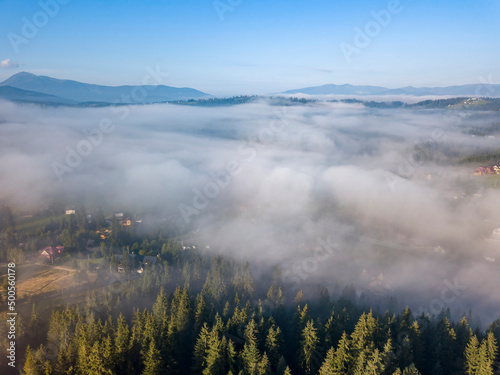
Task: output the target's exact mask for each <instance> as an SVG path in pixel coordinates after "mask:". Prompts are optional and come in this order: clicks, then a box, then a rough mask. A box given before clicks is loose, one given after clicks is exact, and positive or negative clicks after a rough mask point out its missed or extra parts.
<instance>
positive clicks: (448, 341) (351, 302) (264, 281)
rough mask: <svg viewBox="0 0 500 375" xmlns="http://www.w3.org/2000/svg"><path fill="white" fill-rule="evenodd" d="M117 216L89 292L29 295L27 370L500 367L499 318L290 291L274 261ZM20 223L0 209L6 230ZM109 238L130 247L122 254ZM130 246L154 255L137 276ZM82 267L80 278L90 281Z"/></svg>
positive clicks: (444, 370)
mask: <svg viewBox="0 0 500 375" xmlns="http://www.w3.org/2000/svg"><path fill="white" fill-rule="evenodd" d="M104 225H105V221H104V217H103V215H102V213H101V212H100V211H98V212H97V213H96V214H95V220H94V221H93V222H92V223H90V224H89V223H88V222H86V221H85V220H82V219H81V218H79V217H78V216H77V217H75V215H70V216H67V217H65V218H64V219H62V220H61V222H60V223H58V225H57V223H54V222H49V223H48V224H47V227H46V230H40V231H39V232H38V233H37V237H39V238H40V241H41V242H42V243H43V242H45V243H50V242H51V241H53V242H56V243H58V242H60V243H64V244H65V245H66V246H68V248H72V249H73V250H72V251H74V252H76V251H78V241H77V238H78V236H80V237H81V236H83V233H87V234H90V233H92V232H93V229H95V228H99V227H100V226H104ZM111 226H112V227H113V229H114V234H113V237H112V238H110V239H109V240H107V241H102V243H101V246H100V251H101V256H102V263H101V264H102V265H103V266H102V267H101V269H100V270H98V278H97V280H96V281H95V283H94V284H93V285H94V287H93V288H90V289H89V290H88V291H87V292H86V296H85V298H84V299H83V300H80V301H71V302H69V301H68V302H67V303H60V304H59V305H57V306H52V305H47V304H46V303H44V300H43V298H41V299H39V300H37V299H36V298H35V297H33V298H31V299H29V300H26V301H24V310H25V311H26V312H25V313H24V314H22V315H21V316H20V319H21V320H20V321H18V338H17V345H18V349H17V350H18V356H19V360H18V361H20V362H22V373H23V374H30V375H31V374H82V375H83V374H270V375H273V374H279V375H282V374H321V375H328V374H360V375H361V374H389V375H393V374H422V375H426V374H429V375H439V374H442V375H452V374H467V375H472V374H474V375H486V374H498V373H500V372H499V371H500V367H499V357H498V342H499V340H500V321H499V320H497V321H495V322H493V323H492V324H491V325H490V326H489V327H487V328H486V329H485V330H480V329H479V328H474V327H472V326H471V325H470V324H469V321H470V320H471V319H470V315H469V316H467V315H464V316H463V318H462V319H460V320H458V321H454V320H452V319H451V317H450V313H449V311H444V310H443V311H442V312H441V313H439V314H438V315H437V316H429V315H425V314H423V313H422V314H421V315H418V316H415V315H414V314H413V313H412V311H411V310H410V309H409V308H406V309H405V310H404V311H386V312H385V313H384V312H381V311H377V312H375V311H372V310H371V309H370V307H369V306H363V304H362V303H359V301H358V302H356V297H355V293H354V289H353V288H352V286H347V287H345V288H344V290H343V291H342V293H340V295H338V296H336V297H335V298H334V297H333V296H331V295H330V292H329V291H328V289H326V288H324V287H319V286H318V288H317V290H316V292H310V291H309V292H303V291H302V290H298V291H297V290H296V289H290V288H288V289H287V287H286V286H283V285H281V281H282V278H281V277H280V268H279V267H276V268H275V269H274V273H273V274H272V276H270V277H265V278H262V277H261V278H259V279H258V280H256V277H255V276H254V272H253V270H252V266H251V265H250V264H249V263H245V262H243V263H242V262H238V261H236V260H234V259H229V258H227V257H223V256H218V255H213V254H209V253H207V252H202V251H198V250H197V249H196V248H192V247H189V248H184V247H183V246H181V244H179V243H177V242H176V241H174V240H171V239H166V238H165V237H163V235H162V234H161V233H160V234H157V235H156V237H154V238H153V237H151V236H149V237H145V236H143V237H141V236H140V235H137V234H134V233H133V232H132V231H130V230H123V229H121V228H120V226H119V225H118V224H117V223H116V220H113V222H112V224H111ZM14 228H15V223H14V221H13V218H12V213H11V212H10V210H9V209H8V208H6V207H4V209H3V210H2V229H3V233H4V236H3V238H4V240H7V241H8V237H9V233H10V232H14V233H15V229H14ZM90 228H92V230H91V229H90ZM50 229H53V231H50ZM86 230H87V232H86ZM48 232H50V233H48ZM77 233H78V235H77ZM10 235H12V233H11V234H10ZM25 240H28V242H29V238H25ZM141 240H142V241H141ZM137 241H141V242H140V245H139V244H138V242H137ZM132 242H133V245H132V249H134V250H126V244H128V243H132ZM111 243H112V244H113V246H116V247H118V248H122V249H125V250H123V254H122V257H121V262H119V261H118V259H117V255H116V254H115V253H113V251H112V247H111V246H110V244H111ZM129 248H130V247H129ZM25 251H26V252H27V253H28V254H29V249H26V250H25ZM134 251H136V252H137V253H138V254H139V255H142V256H144V255H150V256H156V259H157V260H158V261H157V262H154V264H151V265H148V266H146V268H145V270H144V272H143V273H142V274H139V273H137V272H136V269H137V264H136V263H135V262H137V260H136V259H137V258H138V257H130V256H129V253H134ZM118 264H120V266H121V268H122V269H123V272H120V273H118V272H117V269H118ZM86 273H87V271H86V270H85V269H82V270H79V271H78V272H76V274H75V275H76V276H75V278H77V277H78V278H79V282H81V283H88V278H87V277H86ZM110 276H112V277H111V278H110ZM4 329H5V328H4V327H3V326H2V330H4ZM1 337H2V339H3V338H5V337H6V335H5V332H1ZM3 344H4V345H5V343H3ZM21 348H22V349H21ZM21 353H22V354H21ZM4 358H5V357H4ZM21 358H22V361H21ZM2 366H4V367H3V368H4V369H7V368H6V367H5V366H6V364H5V362H4V361H3V360H2Z"/></svg>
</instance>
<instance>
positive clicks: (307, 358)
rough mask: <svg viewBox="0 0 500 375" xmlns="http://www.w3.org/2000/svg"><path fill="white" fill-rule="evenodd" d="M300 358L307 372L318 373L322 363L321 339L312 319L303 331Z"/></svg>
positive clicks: (302, 366)
mask: <svg viewBox="0 0 500 375" xmlns="http://www.w3.org/2000/svg"><path fill="white" fill-rule="evenodd" d="M299 358H300V363H301V368H302V370H303V371H304V373H305V374H308V375H309V374H313V373H316V371H317V369H318V367H319V363H320V353H319V339H318V335H317V333H316V328H314V322H313V320H312V319H311V320H310V321H309V322H307V324H306V326H305V328H304V330H303V331H302V341H301V343H300V353H299Z"/></svg>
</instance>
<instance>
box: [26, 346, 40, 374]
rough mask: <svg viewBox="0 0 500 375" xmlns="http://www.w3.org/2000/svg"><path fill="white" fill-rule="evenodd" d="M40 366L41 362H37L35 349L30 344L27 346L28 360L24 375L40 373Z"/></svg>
mask: <svg viewBox="0 0 500 375" xmlns="http://www.w3.org/2000/svg"><path fill="white" fill-rule="evenodd" d="M39 374H40V367H39V364H38V363H36V361H35V358H34V356H33V351H32V350H31V348H30V346H29V345H28V347H27V348H26V360H25V362H24V368H23V375H39Z"/></svg>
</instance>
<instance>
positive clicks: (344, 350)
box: [333, 332, 352, 374]
mask: <svg viewBox="0 0 500 375" xmlns="http://www.w3.org/2000/svg"><path fill="white" fill-rule="evenodd" d="M349 344H350V343H349V339H348V338H347V334H346V333H345V332H344V333H342V337H341V338H340V341H339V344H338V347H337V349H336V350H335V354H334V356H333V368H334V371H336V372H335V373H336V374H342V373H344V372H346V371H347V368H348V367H349V365H350V363H351V358H352V357H351V354H350V347H349Z"/></svg>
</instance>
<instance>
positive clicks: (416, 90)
mask: <svg viewBox="0 0 500 375" xmlns="http://www.w3.org/2000/svg"><path fill="white" fill-rule="evenodd" d="M281 94H306V95H360V96H365V95H411V96H428V95H429V96H430V95H436V96H447V95H449V96H478V97H479V96H481V97H500V84H487V85H486V84H466V85H455V86H444V87H414V86H405V87H399V88H395V89H389V88H387V87H382V86H369V85H351V84H341V85H337V84H333V83H330V84H325V85H321V86H309V87H303V88H300V89H293V90H287V91H283V92H281Z"/></svg>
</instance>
